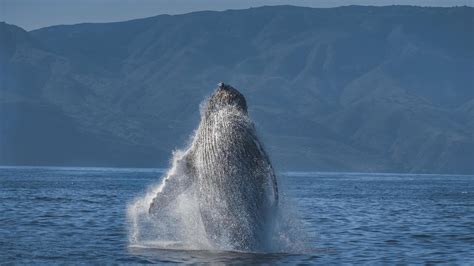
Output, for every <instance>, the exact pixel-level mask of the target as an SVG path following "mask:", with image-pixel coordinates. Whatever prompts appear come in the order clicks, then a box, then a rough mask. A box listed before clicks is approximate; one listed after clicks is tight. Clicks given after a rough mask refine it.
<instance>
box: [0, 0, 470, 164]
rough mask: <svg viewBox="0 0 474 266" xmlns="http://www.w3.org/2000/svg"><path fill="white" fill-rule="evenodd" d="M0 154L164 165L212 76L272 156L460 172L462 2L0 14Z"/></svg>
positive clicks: (465, 118)
mask: <svg viewBox="0 0 474 266" xmlns="http://www.w3.org/2000/svg"><path fill="white" fill-rule="evenodd" d="M0 67H1V68H0V71H1V72H2V75H1V80H0V81H1V87H0V101H1V102H0V103H1V105H0V108H1V110H0V112H1V113H0V119H1V121H2V122H1V123H0V131H1V135H0V136H1V137H0V141H1V145H2V146H1V151H0V163H1V164H47V165H104V166H105V165H106V166H166V165H167V163H168V162H167V160H168V158H169V157H170V154H171V151H172V150H173V149H176V148H179V147H183V146H185V144H186V143H187V142H188V141H189V138H190V135H191V134H192V131H193V129H194V128H195V127H196V126H197V124H198V122H199V104H200V103H201V102H202V101H203V99H204V98H205V97H206V96H207V95H209V94H210V93H211V91H212V90H213V89H214V87H215V84H216V83H217V82H219V81H224V82H226V83H230V84H232V85H233V86H235V87H236V88H238V89H239V90H241V91H242V92H243V93H244V95H245V96H246V97H247V100H248V102H249V106H250V114H251V116H252V117H253V118H254V120H255V121H256V124H257V130H258V131H259V133H260V135H261V136H262V138H263V141H264V143H265V144H266V146H267V149H268V150H269V153H270V156H271V157H272V159H273V161H274V163H275V164H276V166H277V168H278V169H282V170H283V169H298V170H320V171H378V172H380V171H391V172H420V173H474V163H473V162H474V122H473V121H474V112H473V110H474V109H473V103H474V9H473V8H468V7H458V8H420V7H405V6H392V7H359V6H351V7H341V8H330V9H313V8H301V7H292V6H275V7H262V8H253V9H247V10H230V11H224V12H196V13H190V14H185V15H175V16H168V15H161V16H156V17H151V18H146V19H139V20H132V21H126V22H118V23H102V24H78V25H70V26H53V27H48V28H43V29H39V30H35V31H32V32H26V31H24V30H22V29H20V28H18V27H15V26H12V25H8V24H4V23H3V24H0Z"/></svg>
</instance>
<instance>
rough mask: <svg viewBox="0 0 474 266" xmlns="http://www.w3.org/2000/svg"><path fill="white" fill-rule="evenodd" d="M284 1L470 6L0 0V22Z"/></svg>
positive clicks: (436, 1)
mask: <svg viewBox="0 0 474 266" xmlns="http://www.w3.org/2000/svg"><path fill="white" fill-rule="evenodd" d="M284 4H290V5H297V6H311V7H334V6H342V5H377V6H380V5H394V4H397V5H419V6H462V5H469V6H474V0H358V1H357V0H320V1H319V0H286V1H285V0H276V1H265V0H0V21H6V22H7V23H10V24H15V25H18V26H20V27H23V28H25V29H27V30H31V29H37V28H41V27H45V26H50V25H58V24H75V23H81V22H110V21H123V20H129V19H135V18H144V17H150V16H155V15H159V14H182V13H188V12H192V11H200V10H226V9H243V8H249V7H257V6H263V5H284Z"/></svg>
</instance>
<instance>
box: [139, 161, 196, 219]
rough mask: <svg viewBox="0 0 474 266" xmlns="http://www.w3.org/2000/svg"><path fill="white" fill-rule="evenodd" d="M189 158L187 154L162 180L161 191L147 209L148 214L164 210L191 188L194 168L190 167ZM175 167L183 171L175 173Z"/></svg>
mask: <svg viewBox="0 0 474 266" xmlns="http://www.w3.org/2000/svg"><path fill="white" fill-rule="evenodd" d="M190 158H191V157H190V156H189V155H188V154H187V155H185V156H183V158H181V159H180V160H178V161H177V162H176V164H177V165H174V166H173V169H172V170H171V171H170V172H171V174H168V176H167V177H166V178H165V179H164V180H163V184H162V189H161V191H160V192H158V193H157V194H156V196H155V197H154V198H153V200H152V202H151V204H150V207H149V208H148V213H149V214H156V213H158V212H159V211H160V210H162V209H164V208H166V207H167V206H168V205H169V204H170V203H171V202H172V201H173V200H175V199H176V198H177V197H178V196H179V195H180V194H182V193H183V192H184V191H185V190H186V189H188V188H189V187H190V186H191V184H192V181H193V176H194V174H193V173H194V167H192V162H191V161H190ZM177 167H183V168H184V169H182V171H176V169H177Z"/></svg>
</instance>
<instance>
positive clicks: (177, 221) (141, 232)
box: [127, 151, 306, 253]
mask: <svg viewBox="0 0 474 266" xmlns="http://www.w3.org/2000/svg"><path fill="white" fill-rule="evenodd" d="M184 155H185V152H184V151H176V152H174V154H173V165H172V167H171V169H170V170H169V171H168V172H167V174H166V175H165V176H164V178H163V180H162V181H161V182H160V183H159V184H155V185H152V186H150V187H149V189H148V190H147V191H146V192H145V193H144V194H143V195H141V196H139V197H137V198H136V199H135V200H134V201H133V202H132V203H130V204H129V205H128V209H127V218H128V223H129V242H130V245H131V246H133V247H140V248H159V249H179V250H229V248H228V246H213V245H212V244H211V243H210V241H209V240H208V238H207V234H206V231H205V228H204V225H203V223H202V220H201V214H200V210H199V201H198V200H199V199H198V198H197V197H196V194H195V193H194V187H193V186H191V187H190V188H188V189H187V190H186V191H185V192H184V193H182V194H181V195H177V198H176V199H175V200H174V201H172V202H171V204H170V205H169V206H167V207H166V208H165V209H164V210H162V211H161V212H160V215H159V216H153V215H150V214H149V213H148V209H149V207H150V204H151V202H152V200H153V198H154V197H155V196H156V194H157V193H159V192H160V191H161V190H162V188H163V186H164V183H165V182H164V180H165V179H167V178H169V177H170V176H175V175H180V174H184V172H183V171H184V167H185V165H183V164H184V163H183V162H182V160H181V159H182V157H183V156H184ZM286 199H287V197H286V195H285V193H284V189H283V193H281V194H280V203H279V208H278V209H277V210H276V211H275V212H274V213H273V214H272V219H270V221H271V224H268V225H267V226H266V228H267V230H269V232H268V234H267V235H268V236H269V237H268V240H267V243H265V247H264V251H266V252H282V253H300V252H303V251H304V250H305V249H306V247H305V244H304V242H305V241H303V239H302V238H303V236H304V235H305V234H304V231H303V230H302V224H301V221H300V220H299V219H297V218H296V217H297V215H296V211H295V210H294V208H293V207H292V204H290V203H289V202H288V201H286ZM259 251H262V250H259Z"/></svg>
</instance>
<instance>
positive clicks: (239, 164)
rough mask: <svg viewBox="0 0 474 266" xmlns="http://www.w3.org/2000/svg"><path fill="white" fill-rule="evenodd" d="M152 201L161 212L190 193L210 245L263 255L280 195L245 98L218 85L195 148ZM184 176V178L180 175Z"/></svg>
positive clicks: (203, 115) (179, 161) (177, 163)
mask: <svg viewBox="0 0 474 266" xmlns="http://www.w3.org/2000/svg"><path fill="white" fill-rule="evenodd" d="M173 168H180V170H179V171H177V170H176V171H172V170H171V171H169V174H168V176H167V177H166V178H165V179H164V180H163V181H162V182H163V183H162V186H161V187H162V189H161V191H159V192H158V193H157V195H156V196H155V198H154V199H153V200H152V202H151V204H150V207H149V213H150V214H151V215H155V216H156V218H157V219H159V211H160V210H161V209H162V208H164V207H166V206H167V205H168V204H169V203H170V202H171V201H172V200H174V199H175V198H176V197H177V196H178V195H180V193H182V192H183V191H184V190H187V189H189V188H190V187H191V188H193V189H194V195H195V197H196V200H197V201H198V203H199V211H200V214H201V218H202V222H203V225H204V227H205V230H206V233H207V237H208V240H209V242H210V243H211V244H213V245H214V246H216V247H219V248H222V247H224V248H226V249H232V250H244V251H246V250H247V251H249V250H252V251H254V250H259V249H263V248H264V247H263V245H264V243H265V239H266V237H267V236H266V231H268V230H266V229H267V228H266V227H267V226H268V224H269V223H271V221H270V220H271V214H272V212H273V211H274V209H275V208H276V206H277V204H278V189H277V182H276V178H275V174H274V170H273V168H272V165H271V163H270V160H269V158H268V156H267V154H266V152H265V151H264V149H263V146H262V144H261V142H260V141H259V139H258V138H257V135H256V131H255V127H254V124H253V123H252V121H251V120H250V118H249V116H248V111H247V102H246V100H245V98H244V96H243V95H242V94H241V93H240V92H239V91H238V90H236V89H235V88H233V87H231V86H229V85H227V84H223V83H219V85H218V87H217V89H216V90H215V91H214V92H213V94H212V95H211V97H210V98H209V99H208V100H207V102H206V104H205V106H204V107H203V108H202V110H201V122H200V124H199V127H198V129H197V131H196V133H195V135H194V139H193V141H192V143H191V145H190V147H189V148H188V149H187V150H186V151H185V152H184V154H183V155H181V157H180V158H179V159H177V160H175V162H174V164H173V166H172V169H173ZM178 173H179V174H178Z"/></svg>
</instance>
